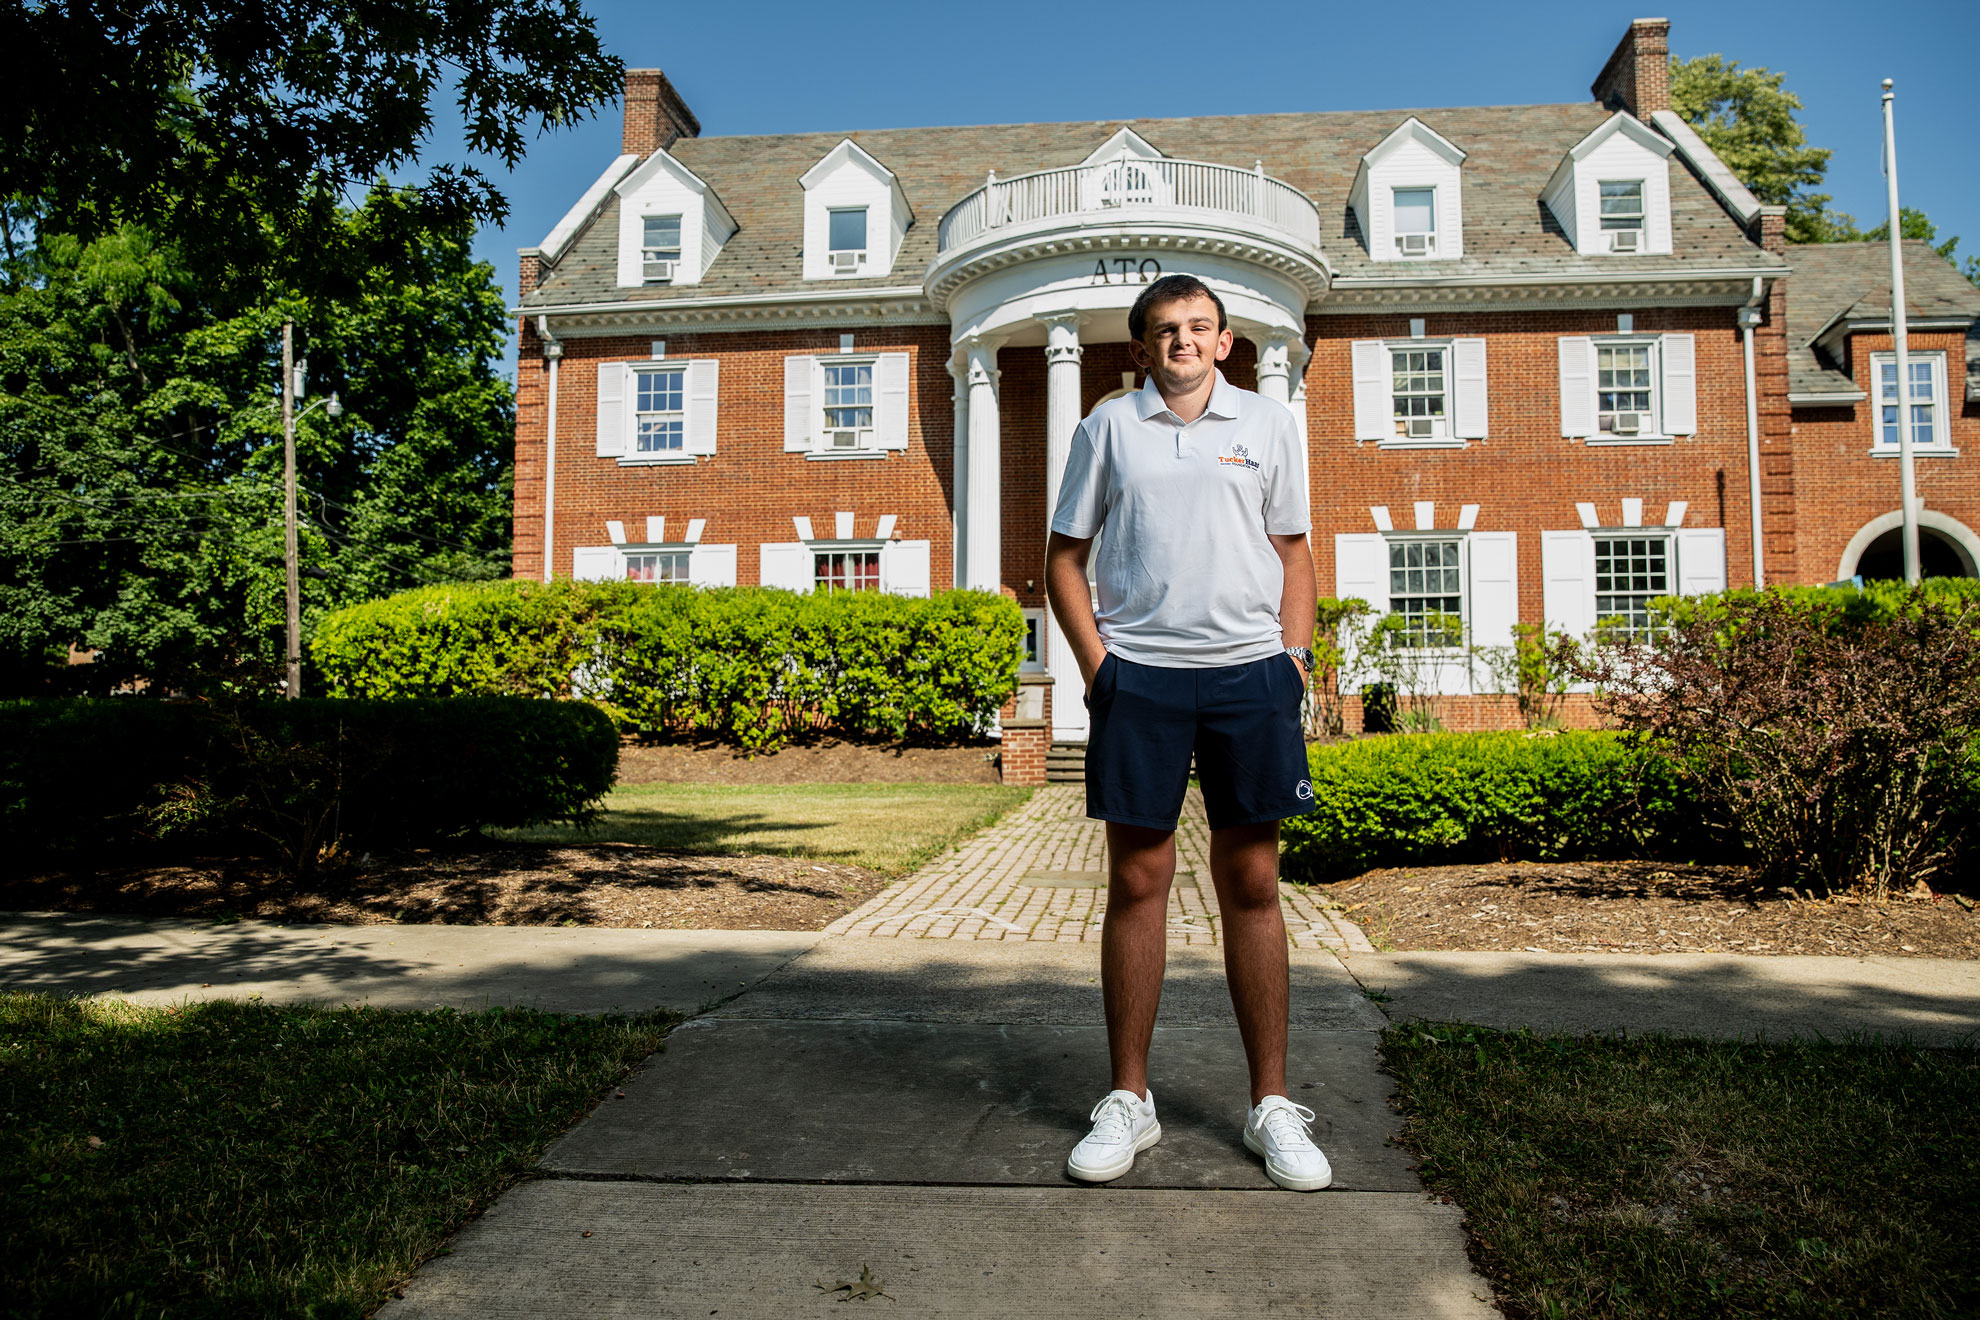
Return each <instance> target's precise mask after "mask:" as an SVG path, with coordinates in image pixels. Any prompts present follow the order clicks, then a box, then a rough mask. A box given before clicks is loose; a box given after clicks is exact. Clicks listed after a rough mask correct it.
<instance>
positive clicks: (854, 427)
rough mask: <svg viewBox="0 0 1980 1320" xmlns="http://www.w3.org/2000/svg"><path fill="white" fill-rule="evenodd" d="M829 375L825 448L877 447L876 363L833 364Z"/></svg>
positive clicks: (828, 368) (828, 367) (829, 364)
mask: <svg viewBox="0 0 1980 1320" xmlns="http://www.w3.org/2000/svg"><path fill="white" fill-rule="evenodd" d="M823 366H824V373H825V448H826V449H827V450H859V449H871V448H873V363H872V361H871V360H870V359H869V360H867V361H864V362H831V361H828V362H826V363H824V364H823Z"/></svg>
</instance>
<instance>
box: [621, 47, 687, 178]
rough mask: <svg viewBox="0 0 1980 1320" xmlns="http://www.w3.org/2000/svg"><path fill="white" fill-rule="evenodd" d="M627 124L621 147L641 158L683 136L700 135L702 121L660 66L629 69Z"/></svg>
mask: <svg viewBox="0 0 1980 1320" xmlns="http://www.w3.org/2000/svg"><path fill="white" fill-rule="evenodd" d="M625 109H626V126H625V131H624V133H623V134H622V136H621V137H620V143H621V145H620V147H619V150H620V151H623V152H627V153H629V154H631V155H635V156H639V157H641V158H644V157H647V156H651V155H652V154H653V153H654V152H656V151H664V150H666V149H667V148H668V147H671V146H673V145H674V143H676V142H678V141H679V140H680V139H682V138H684V137H700V136H701V121H700V120H699V119H696V118H695V117H694V111H692V110H690V109H688V108H687V102H686V101H683V100H682V99H681V94H680V93H679V92H677V91H675V90H674V84H672V83H670V82H668V81H667V75H666V74H664V73H662V72H660V70H658V69H627V70H626V99H625Z"/></svg>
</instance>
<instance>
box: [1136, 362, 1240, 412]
mask: <svg viewBox="0 0 1980 1320" xmlns="http://www.w3.org/2000/svg"><path fill="white" fill-rule="evenodd" d="M1240 393H1241V391H1240V390H1239V389H1238V387H1237V386H1235V385H1233V384H1231V383H1230V382H1229V381H1227V380H1225V379H1224V373H1223V371H1222V370H1221V369H1219V370H1218V372H1217V383H1216V384H1215V385H1212V386H1211V387H1210V402H1209V404H1208V406H1206V407H1205V408H1204V410H1203V415H1204V416H1206V417H1224V418H1235V417H1236V416H1237V415H1238V407H1239V405H1238V396H1239V394H1240ZM1134 406H1135V412H1136V413H1137V414H1138V415H1139V416H1140V418H1141V420H1142V421H1144V422H1145V421H1148V420H1149V419H1151V418H1154V417H1159V416H1161V415H1162V414H1163V413H1165V412H1168V411H1169V405H1168V403H1167V402H1166V401H1164V400H1163V398H1162V391H1161V390H1160V389H1158V388H1156V385H1155V378H1154V377H1153V376H1150V377H1149V378H1148V379H1147V380H1144V381H1143V382H1142V383H1141V388H1140V390H1138V391H1136V393H1135V396H1134ZM1171 415H1173V414H1171Z"/></svg>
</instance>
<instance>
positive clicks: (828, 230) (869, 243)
mask: <svg viewBox="0 0 1980 1320" xmlns="http://www.w3.org/2000/svg"><path fill="white" fill-rule="evenodd" d="M842 211H858V212H860V214H862V215H863V216H864V217H865V218H866V246H865V247H860V248H836V247H833V246H832V217H833V216H835V215H838V214H839V213H840V212H842ZM840 252H857V253H858V254H859V260H858V261H857V262H855V263H854V264H853V268H852V269H851V270H840V269H838V266H837V263H836V262H834V261H833V257H834V256H835V255H836V254H838V253H840ZM872 253H873V208H872V207H871V206H867V205H863V204H862V205H860V206H827V207H826V208H825V260H826V263H827V275H826V278H828V279H835V280H856V279H862V278H864V277H865V276H866V274H867V269H866V268H867V265H868V264H869V259H870V258H871V256H872Z"/></svg>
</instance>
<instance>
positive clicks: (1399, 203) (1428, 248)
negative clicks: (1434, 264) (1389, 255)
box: [1393, 188, 1437, 257]
mask: <svg viewBox="0 0 1980 1320" xmlns="http://www.w3.org/2000/svg"><path fill="white" fill-rule="evenodd" d="M1393 214H1394V216H1395V230H1396V251H1397V253H1399V254H1400V255H1402V256H1405V257H1427V256H1429V255H1431V254H1432V253H1434V252H1435V251H1436V250H1437V190H1436V189H1435V188H1397V189H1396V190H1395V210H1394V213H1393Z"/></svg>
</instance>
